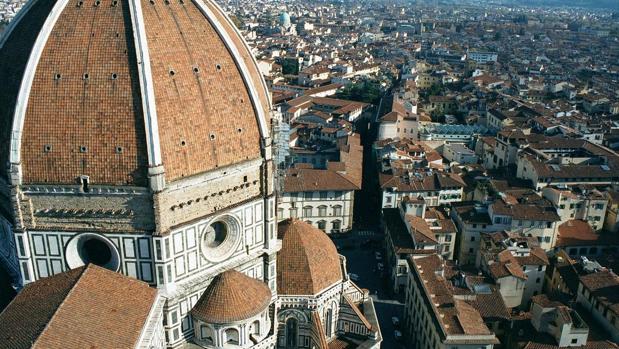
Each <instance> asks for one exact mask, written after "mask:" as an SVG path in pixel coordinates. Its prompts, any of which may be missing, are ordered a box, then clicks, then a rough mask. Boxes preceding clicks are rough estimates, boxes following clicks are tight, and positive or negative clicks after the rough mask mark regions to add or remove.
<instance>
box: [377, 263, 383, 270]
mask: <svg viewBox="0 0 619 349" xmlns="http://www.w3.org/2000/svg"><path fill="white" fill-rule="evenodd" d="M376 267H377V268H378V270H379V271H383V269H385V265H384V264H383V263H378V264H376Z"/></svg>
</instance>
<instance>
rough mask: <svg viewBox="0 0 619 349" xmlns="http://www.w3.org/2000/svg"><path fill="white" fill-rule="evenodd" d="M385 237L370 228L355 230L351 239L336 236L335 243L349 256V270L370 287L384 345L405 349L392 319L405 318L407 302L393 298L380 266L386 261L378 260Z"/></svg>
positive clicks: (364, 285) (347, 258)
mask: <svg viewBox="0 0 619 349" xmlns="http://www.w3.org/2000/svg"><path fill="white" fill-rule="evenodd" d="M382 239H383V237H382V234H377V233H375V232H373V231H367V230H366V231H354V232H353V233H352V234H351V236H349V237H348V238H342V239H335V240H334V242H335V245H336V246H338V250H339V253H340V254H342V255H344V256H345V257H346V262H347V267H348V273H350V274H355V275H356V276H358V280H357V281H355V283H356V284H357V285H358V286H359V287H361V288H366V289H368V290H370V295H371V296H372V299H373V300H374V307H375V308H376V314H377V315H378V322H379V324H380V329H381V332H382V335H383V343H382V346H381V348H384V349H400V348H402V349H404V348H405V346H404V345H403V344H402V343H400V342H398V341H396V339H395V337H394V331H395V330H396V329H397V328H395V327H394V325H393V323H392V321H391V318H392V317H394V316H395V317H397V318H398V319H399V320H400V321H402V314H403V312H404V304H402V303H401V302H400V301H399V300H397V299H395V298H393V297H392V295H391V294H390V292H389V287H388V284H387V279H386V277H384V276H382V274H381V272H380V271H378V269H377V264H378V263H379V262H380V263H383V264H384V263H385V262H384V260H382V259H381V260H380V261H378V260H377V259H376V255H375V253H376V252H377V251H378V252H380V253H381V255H382V256H384V253H383V251H382V250H383V249H382Z"/></svg>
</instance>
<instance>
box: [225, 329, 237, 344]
mask: <svg viewBox="0 0 619 349" xmlns="http://www.w3.org/2000/svg"><path fill="white" fill-rule="evenodd" d="M226 344H234V345H239V331H237V330H236V329H235V328H229V329H227V330H226Z"/></svg>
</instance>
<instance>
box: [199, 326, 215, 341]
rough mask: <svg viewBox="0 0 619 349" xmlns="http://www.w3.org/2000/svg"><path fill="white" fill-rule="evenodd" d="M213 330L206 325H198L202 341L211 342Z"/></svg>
mask: <svg viewBox="0 0 619 349" xmlns="http://www.w3.org/2000/svg"><path fill="white" fill-rule="evenodd" d="M213 337H214V336H213V330H212V329H211V328H210V327H208V326H206V325H201V326H200V338H202V341H204V342H206V344H213Z"/></svg>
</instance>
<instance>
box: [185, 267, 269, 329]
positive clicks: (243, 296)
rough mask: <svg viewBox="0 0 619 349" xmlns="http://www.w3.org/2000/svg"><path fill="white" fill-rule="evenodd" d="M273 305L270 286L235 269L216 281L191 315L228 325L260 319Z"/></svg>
mask: <svg viewBox="0 0 619 349" xmlns="http://www.w3.org/2000/svg"><path fill="white" fill-rule="evenodd" d="M269 303H271V290H270V289H269V287H268V286H267V284H265V283H264V282H262V281H260V280H258V279H254V278H251V277H249V276H247V275H245V274H243V273H240V272H238V271H236V270H233V269H231V270H228V271H225V272H223V273H221V274H219V275H217V276H215V278H213V281H212V282H211V283H210V285H209V286H208V287H207V288H206V290H205V291H204V293H203V294H202V296H201V297H200V300H198V302H197V303H196V305H195V306H194V307H193V309H191V314H192V315H193V316H195V317H196V318H198V319H200V320H202V321H204V322H206V323H211V324H225V323H231V322H235V321H241V320H246V319H249V318H251V317H253V316H256V315H258V314H260V313H261V312H262V311H264V310H265V309H266V308H267V307H268V306H269Z"/></svg>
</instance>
